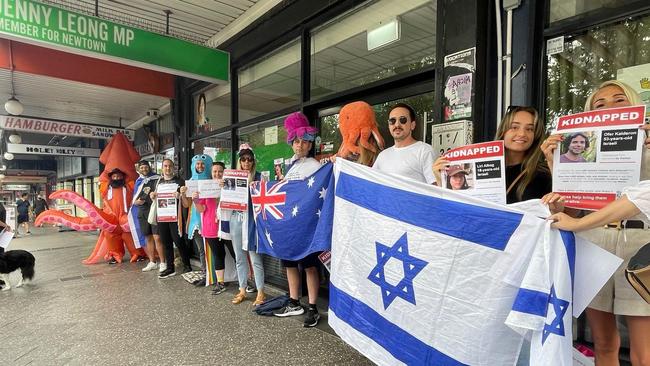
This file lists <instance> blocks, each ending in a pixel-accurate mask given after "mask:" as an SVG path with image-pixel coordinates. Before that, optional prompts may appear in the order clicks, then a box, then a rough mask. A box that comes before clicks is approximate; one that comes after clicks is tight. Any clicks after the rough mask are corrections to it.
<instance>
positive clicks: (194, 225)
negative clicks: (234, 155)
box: [187, 154, 212, 240]
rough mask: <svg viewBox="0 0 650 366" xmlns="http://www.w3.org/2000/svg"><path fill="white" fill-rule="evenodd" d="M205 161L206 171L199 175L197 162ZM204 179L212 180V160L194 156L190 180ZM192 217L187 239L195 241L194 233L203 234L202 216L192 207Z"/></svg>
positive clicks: (203, 156) (189, 220) (189, 221)
mask: <svg viewBox="0 0 650 366" xmlns="http://www.w3.org/2000/svg"><path fill="white" fill-rule="evenodd" d="M199 160H200V161H203V165H205V169H204V170H203V172H201V173H199V172H197V171H196V162H197V161H199ZM203 179H212V158H211V157H209V156H208V155H205V154H201V155H194V157H193V158H192V177H191V178H190V180H203ZM189 216H190V217H189V218H188V224H187V238H188V239H190V240H191V239H193V238H194V233H195V232H197V231H198V232H199V234H201V214H200V213H199V212H198V211H196V207H195V206H194V205H192V206H191V207H190V215H189Z"/></svg>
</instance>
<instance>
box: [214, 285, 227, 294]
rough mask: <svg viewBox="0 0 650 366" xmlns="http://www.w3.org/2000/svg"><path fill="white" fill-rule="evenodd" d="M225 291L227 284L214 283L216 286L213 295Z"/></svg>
mask: <svg viewBox="0 0 650 366" xmlns="http://www.w3.org/2000/svg"><path fill="white" fill-rule="evenodd" d="M224 291H226V286H225V284H223V283H217V284H216V285H214V288H213V289H212V294H213V295H219V294H221V293H223V292H224Z"/></svg>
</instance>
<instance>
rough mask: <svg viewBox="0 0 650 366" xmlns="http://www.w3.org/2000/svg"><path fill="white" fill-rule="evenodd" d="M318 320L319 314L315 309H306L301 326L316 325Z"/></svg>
mask: <svg viewBox="0 0 650 366" xmlns="http://www.w3.org/2000/svg"><path fill="white" fill-rule="evenodd" d="M319 320H320V314H319V313H318V310H317V309H312V308H310V309H309V310H307V315H305V322H304V323H302V326H303V327H305V328H312V327H315V326H316V325H318V321H319Z"/></svg>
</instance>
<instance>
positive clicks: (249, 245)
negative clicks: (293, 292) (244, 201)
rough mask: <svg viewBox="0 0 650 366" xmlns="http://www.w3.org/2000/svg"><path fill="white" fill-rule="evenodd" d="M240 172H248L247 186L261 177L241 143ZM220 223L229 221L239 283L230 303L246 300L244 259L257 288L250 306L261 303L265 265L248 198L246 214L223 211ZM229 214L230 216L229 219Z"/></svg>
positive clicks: (251, 152) (252, 158) (248, 150)
mask: <svg viewBox="0 0 650 366" xmlns="http://www.w3.org/2000/svg"><path fill="white" fill-rule="evenodd" d="M238 155H239V169H241V170H246V171H248V184H250V183H251V182H253V181H259V180H261V178H262V176H261V174H260V173H259V172H258V171H256V170H255V166H256V162H255V154H254V153H253V149H252V148H251V147H250V145H248V144H246V143H243V144H241V145H240V146H239V153H238ZM223 211H225V212H224V217H223V220H230V235H231V237H232V246H233V248H234V249H235V267H236V268H237V278H238V280H239V293H237V295H235V297H234V298H233V299H232V303H233V304H239V303H241V302H242V301H244V300H246V284H247V280H248V261H247V256H248V257H250V260H251V262H252V265H253V274H254V277H255V287H257V298H256V299H255V301H254V302H253V305H259V304H261V303H263V302H264V300H265V295H264V266H263V263H262V256H261V255H260V254H257V251H256V250H257V229H256V227H255V220H254V219H253V205H252V204H251V201H250V194H249V196H248V207H247V209H246V211H236V210H223ZM228 213H231V215H230V217H228Z"/></svg>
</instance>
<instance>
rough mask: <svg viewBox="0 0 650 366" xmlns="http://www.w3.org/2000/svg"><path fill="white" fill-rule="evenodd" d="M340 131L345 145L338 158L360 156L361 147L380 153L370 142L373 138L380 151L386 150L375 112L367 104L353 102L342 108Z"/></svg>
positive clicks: (342, 145) (342, 146)
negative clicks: (351, 155)
mask: <svg viewBox="0 0 650 366" xmlns="http://www.w3.org/2000/svg"><path fill="white" fill-rule="evenodd" d="M339 130H340V131H341V135H342V136H343V143H342V144H341V147H340V148H339V151H338V154H337V155H338V156H341V157H347V156H348V155H350V154H356V155H358V154H359V153H360V149H359V146H363V147H364V148H366V149H368V150H370V151H372V152H374V153H378V152H379V151H378V150H377V148H376V147H375V146H374V145H373V144H372V143H371V142H370V137H371V136H372V137H374V138H375V141H376V142H377V145H378V146H379V149H380V150H381V149H383V148H384V139H383V137H381V134H380V133H379V129H378V128H377V121H376V119H375V111H374V110H373V109H372V107H371V106H370V104H368V103H366V102H361V101H359V102H352V103H349V104H346V105H344V106H343V108H341V111H340V112H339Z"/></svg>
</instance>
